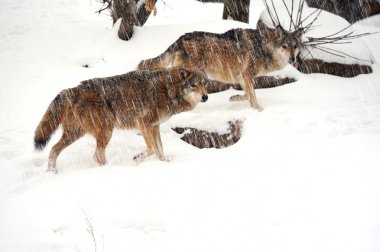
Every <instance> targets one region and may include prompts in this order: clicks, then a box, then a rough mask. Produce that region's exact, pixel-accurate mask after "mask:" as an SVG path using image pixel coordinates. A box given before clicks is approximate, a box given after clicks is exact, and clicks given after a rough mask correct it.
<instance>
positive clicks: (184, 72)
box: [179, 68, 193, 82]
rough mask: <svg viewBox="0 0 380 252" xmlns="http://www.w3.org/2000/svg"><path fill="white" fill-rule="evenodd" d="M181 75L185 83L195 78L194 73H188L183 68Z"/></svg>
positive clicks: (180, 71)
mask: <svg viewBox="0 0 380 252" xmlns="http://www.w3.org/2000/svg"><path fill="white" fill-rule="evenodd" d="M179 74H180V76H181V79H182V81H184V82H186V81H188V80H190V79H191V77H192V76H193V73H192V72H190V71H187V70H185V69H183V68H181V69H180V70H179Z"/></svg>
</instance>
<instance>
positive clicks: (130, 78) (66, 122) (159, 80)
mask: <svg viewBox="0 0 380 252" xmlns="http://www.w3.org/2000/svg"><path fill="white" fill-rule="evenodd" d="M207 82H208V79H207V78H206V77H205V75H204V74H203V73H202V72H196V71H191V70H185V69H181V68H180V69H161V70H157V71H134V72H130V73H127V74H123V75H118V76H113V77H108V78H96V79H91V80H86V81H82V82H81V83H80V85H78V86H77V87H74V88H70V89H66V90H63V91H61V92H60V93H59V94H58V95H57V97H56V98H55V99H54V100H53V101H52V102H51V103H50V105H49V108H48V109H47V111H46V113H45V115H44V116H43V118H42V120H41V122H40V123H39V125H38V127H37V129H36V130H35V137H34V144H35V148H36V149H37V150H42V149H43V148H44V147H45V146H46V144H47V142H48V141H49V139H50V136H51V135H52V134H53V133H54V131H55V130H56V129H57V128H58V126H59V125H62V128H63V134H62V137H61V139H60V140H59V142H58V143H57V144H55V145H54V146H53V148H52V149H51V151H50V154H49V163H48V168H49V170H50V171H53V172H57V170H56V168H55V166H56V159H57V157H58V155H59V154H60V153H61V151H62V150H63V149H64V148H66V147H67V146H69V145H70V144H72V143H73V142H75V141H76V140H78V139H79V138H80V137H82V136H83V135H84V134H85V133H90V134H91V135H93V136H94V137H95V139H96V151H95V155H94V158H95V160H96V161H97V162H98V163H99V164H100V165H102V164H105V163H106V158H105V148H106V146H107V144H108V143H109V141H110V139H111V136H112V131H113V129H114V128H115V127H116V128H127V129H130V128H137V129H139V130H140V132H141V133H142V135H143V137H144V140H145V143H146V145H147V150H146V151H145V152H143V153H140V154H138V155H136V156H135V158H134V159H135V160H143V159H144V158H146V157H148V156H150V155H152V154H154V153H155V154H156V155H157V156H158V157H159V159H160V160H165V156H164V152H163V148H162V143H161V137H160V123H161V122H163V121H165V120H167V119H169V118H170V117H171V116H172V115H174V114H177V113H180V112H183V111H188V110H191V109H193V108H194V107H195V106H196V105H197V104H198V102H200V101H203V102H205V101H206V100H207V92H206V89H205V88H204V85H205V84H207Z"/></svg>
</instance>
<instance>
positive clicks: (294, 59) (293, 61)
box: [288, 56, 296, 64]
mask: <svg viewBox="0 0 380 252" xmlns="http://www.w3.org/2000/svg"><path fill="white" fill-rule="evenodd" d="M288 62H289V64H294V63H295V62H296V58H294V57H293V56H291V57H289V60H288Z"/></svg>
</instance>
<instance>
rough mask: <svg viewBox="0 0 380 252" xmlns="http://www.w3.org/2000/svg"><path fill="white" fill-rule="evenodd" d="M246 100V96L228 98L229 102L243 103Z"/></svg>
mask: <svg viewBox="0 0 380 252" xmlns="http://www.w3.org/2000/svg"><path fill="white" fill-rule="evenodd" d="M245 100H248V97H247V95H233V96H231V97H230V101H245Z"/></svg>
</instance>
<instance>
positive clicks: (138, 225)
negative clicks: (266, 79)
mask: <svg viewBox="0 0 380 252" xmlns="http://www.w3.org/2000/svg"><path fill="white" fill-rule="evenodd" d="M164 2H165V3H166V4H165V3H164ZM178 2H181V4H178ZM158 5H159V6H158V16H157V17H154V18H151V19H150V20H149V22H148V25H149V26H145V27H142V28H136V32H135V35H134V37H133V38H132V39H131V40H130V41H128V42H125V41H121V40H118V39H117V35H116V33H117V32H116V31H117V28H112V27H111V21H110V19H109V17H107V16H105V15H100V16H98V15H96V14H94V12H95V10H97V9H98V8H99V7H100V6H99V5H98V4H97V3H96V2H95V1H73V0H50V1H26V0H19V1H11V0H3V1H2V8H1V10H0V12H1V15H0V64H1V67H0V118H1V124H0V251H7V252H10V251H95V248H94V246H95V243H96V249H97V251H149V252H150V251H192V252H193V251H207V252H209V251H239V252H240V251H292V252H295V251H302V252H304V251H318V252H319V251H321V252H325V251H334V252H335V251H345V252H351V251H352V252H354V251H355V252H356V251H360V252H363V251H366V252H367V251H368V252H377V251H379V250H380V239H379V237H380V184H379V181H380V168H379V167H380V156H379V154H378V153H379V151H380V75H379V73H380V67H379V64H378V62H379V60H380V51H379V50H378V48H377V47H378V44H379V39H380V35H374V36H371V37H367V38H365V39H362V40H361V42H360V43H364V44H365V48H364V49H365V50H367V51H368V52H369V55H370V57H371V60H373V61H374V65H373V69H374V73H373V74H370V75H361V76H358V77H355V78H351V79H344V78H339V77H335V76H328V75H323V74H311V75H303V74H299V73H295V72H294V70H293V69H291V68H288V69H286V70H285V72H286V73H292V74H297V77H298V78H299V81H297V82H296V83H293V84H289V85H286V86H282V87H278V88H273V89H266V90H257V96H258V99H259V101H260V103H261V105H262V106H263V107H264V111H263V112H260V113H259V112H256V111H253V110H252V109H251V108H249V105H248V102H235V103H231V102H229V101H228V98H229V97H230V96H231V95H234V94H237V93H239V92H238V91H233V90H228V91H225V92H222V93H218V94H212V95H210V97H209V101H208V102H207V103H205V104H200V105H199V106H198V107H197V108H196V109H195V110H193V111H191V112H188V113H183V114H180V115H177V116H175V117H173V118H171V119H170V120H169V121H167V122H166V123H164V124H163V125H162V129H161V133H162V138H163V144H164V151H165V153H166V155H168V156H169V157H170V158H171V160H172V161H171V162H168V163H167V162H161V161H159V160H158V159H157V158H156V157H152V158H150V159H148V160H147V161H144V162H142V163H140V164H138V165H136V164H135V163H134V162H133V161H132V157H133V155H134V154H136V153H138V152H140V151H142V150H143V149H144V148H145V146H144V143H143V139H142V137H141V136H140V135H138V134H137V133H136V132H135V131H120V130H116V131H115V132H114V135H113V138H112V140H111V143H110V144H109V146H108V148H107V152H106V154H107V157H108V161H109V163H108V164H107V165H106V166H104V167H98V166H97V165H96V163H95V161H94V160H93V159H92V154H93V151H94V148H95V141H94V139H93V138H91V137H90V136H86V137H83V138H82V139H81V140H79V141H78V142H76V143H75V144H73V145H72V146H70V147H69V148H68V149H67V150H65V151H64V152H63V153H62V154H61V156H60V157H59V159H58V164H57V168H58V170H59V173H58V175H54V174H50V173H46V172H45V170H46V167H47V155H48V151H49V149H50V148H51V146H52V145H53V144H54V143H55V142H56V141H57V140H58V138H59V134H60V132H57V133H56V134H55V135H54V137H53V138H52V140H51V143H50V144H49V145H48V147H47V148H46V150H45V151H44V152H42V153H36V152H34V151H33V133H34V130H35V127H36V126H37V124H38V122H39V120H40V119H41V117H42V115H43V113H44V112H45V109H46V108H47V106H48V104H49V102H50V101H51V100H52V99H53V98H54V97H55V95H56V94H57V93H58V92H59V91H60V90H62V89H64V88H68V87H72V86H75V85H77V84H78V83H79V81H81V80H84V79H88V78H92V77H101V76H110V75H115V74H120V73H123V72H126V71H130V70H133V69H134V68H135V67H136V65H137V63H138V62H139V61H140V60H141V59H144V58H149V57H153V56H156V55H158V54H160V53H161V52H162V51H163V50H164V49H166V48H167V46H169V45H170V43H172V42H173V41H174V40H175V39H176V38H177V37H179V36H180V35H181V34H183V33H184V32H189V31H193V30H205V31H214V32H223V31H226V30H228V29H230V28H233V27H248V25H246V24H241V23H238V22H234V21H222V20H220V17H221V12H222V8H221V6H220V5H210V4H208V5H206V6H205V5H203V4H200V3H197V2H195V1H192V0H165V1H161V0H159V3H158ZM254 6H262V5H260V3H257V2H254V5H253V7H251V8H254ZM174 9H175V10H177V11H176V12H174V11H173V10H174ZM189 13H198V15H200V16H193V15H189ZM252 13H253V16H252V17H251V21H252V20H257V18H258V15H259V12H258V11H257V10H256V9H252ZM327 16H328V17H329V20H325V22H327V23H328V24H330V25H333V24H335V23H339V22H340V21H339V22H335V18H337V19H338V17H334V16H331V15H326V17H327ZM199 20H201V21H199ZM339 20H340V19H339ZM334 22H335V23H334ZM254 23H255V22H252V23H251V25H252V26H254ZM378 24H379V22H378V18H377V17H374V18H372V19H371V20H367V21H365V22H364V21H363V22H360V23H358V24H356V25H354V26H353V27H352V29H357V30H360V31H375V30H377V29H380V27H379V25H378ZM321 29H322V28H321ZM358 43H359V42H358ZM354 49H356V48H353V49H347V50H354ZM83 65H88V66H89V67H88V68H85V67H83ZM231 119H245V123H244V131H243V135H242V139H241V140H240V141H239V142H238V143H237V144H236V145H234V146H232V147H229V148H226V149H221V150H215V149H203V150H199V149H197V148H194V147H193V146H190V145H188V144H186V143H184V142H182V141H181V140H180V136H179V135H177V134H176V133H174V132H173V131H171V130H170V127H171V126H175V125H187V126H197V127H200V128H204V129H213V130H223V129H225V128H226V122H227V121H228V120H231ZM86 220H87V221H89V222H90V223H91V226H92V229H93V231H94V237H95V241H96V242H95V243H94V241H93V237H92V235H91V234H90V233H89V232H88V229H89V225H88V223H86Z"/></svg>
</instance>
